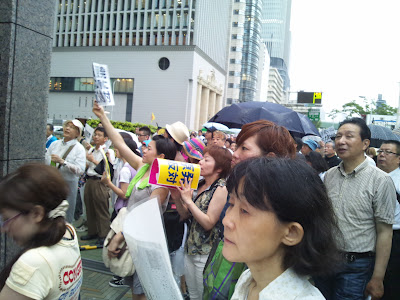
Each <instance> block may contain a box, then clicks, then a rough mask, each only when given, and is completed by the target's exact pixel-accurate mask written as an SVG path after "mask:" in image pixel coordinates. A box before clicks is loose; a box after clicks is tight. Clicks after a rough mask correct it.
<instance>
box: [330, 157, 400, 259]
mask: <svg viewBox="0 0 400 300" xmlns="http://www.w3.org/2000/svg"><path fill="white" fill-rule="evenodd" d="M325 185H326V187H327V190H328V195H329V198H330V199H331V201H332V204H333V209H334V211H335V214H336V216H337V219H338V225H339V229H340V230H341V232H342V234H343V238H344V245H343V246H342V249H341V250H343V251H345V252H368V251H373V252H375V246H376V222H381V223H385V224H393V218H394V211H395V201H396V194H395V188H394V184H393V181H392V180H391V178H390V177H389V175H388V174H386V173H385V172H383V171H382V170H380V169H378V168H376V167H374V166H371V165H370V164H369V162H368V160H366V159H365V160H364V161H363V162H362V163H361V164H360V165H358V166H357V167H356V168H355V169H354V170H353V172H351V173H349V174H346V172H345V171H344V166H343V162H341V163H340V164H339V166H337V167H333V168H331V169H330V170H329V171H328V172H327V173H326V175H325Z"/></svg>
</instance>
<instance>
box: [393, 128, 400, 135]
mask: <svg viewBox="0 0 400 300" xmlns="http://www.w3.org/2000/svg"><path fill="white" fill-rule="evenodd" d="M392 132H393V133H394V134H395V135H398V136H400V127H398V128H395V129H393V130H392Z"/></svg>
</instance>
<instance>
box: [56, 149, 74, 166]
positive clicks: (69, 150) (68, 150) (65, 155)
mask: <svg viewBox="0 0 400 300" xmlns="http://www.w3.org/2000/svg"><path fill="white" fill-rule="evenodd" d="M75 145H76V144H73V145H71V146H69V148H68V149H67V151H65V153H64V155H63V156H62V159H63V160H65V159H66V158H67V156H68V154H69V153H70V152H71V150H72V149H73V148H74V147H75ZM59 168H61V164H58V169H59Z"/></svg>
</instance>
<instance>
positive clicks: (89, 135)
mask: <svg viewBox="0 0 400 300" xmlns="http://www.w3.org/2000/svg"><path fill="white" fill-rule="evenodd" d="M93 133H94V128H92V127H91V126H90V125H89V124H87V123H86V124H85V133H84V136H85V140H86V142H88V143H89V144H90V141H91V140H92V136H93Z"/></svg>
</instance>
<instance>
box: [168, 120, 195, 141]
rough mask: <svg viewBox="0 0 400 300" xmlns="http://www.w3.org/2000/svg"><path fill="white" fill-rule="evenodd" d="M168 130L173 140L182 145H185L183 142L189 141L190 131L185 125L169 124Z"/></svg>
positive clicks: (179, 123) (178, 123)
mask: <svg viewBox="0 0 400 300" xmlns="http://www.w3.org/2000/svg"><path fill="white" fill-rule="evenodd" d="M165 128H167V131H168V133H169V134H170V136H172V138H173V139H174V140H175V141H176V142H177V143H178V144H180V145H182V144H183V142H185V141H187V140H189V136H190V135H189V129H188V128H187V127H186V125H185V124H183V123H182V122H180V121H178V122H175V123H173V124H171V125H169V124H167V125H166V126H165Z"/></svg>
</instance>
